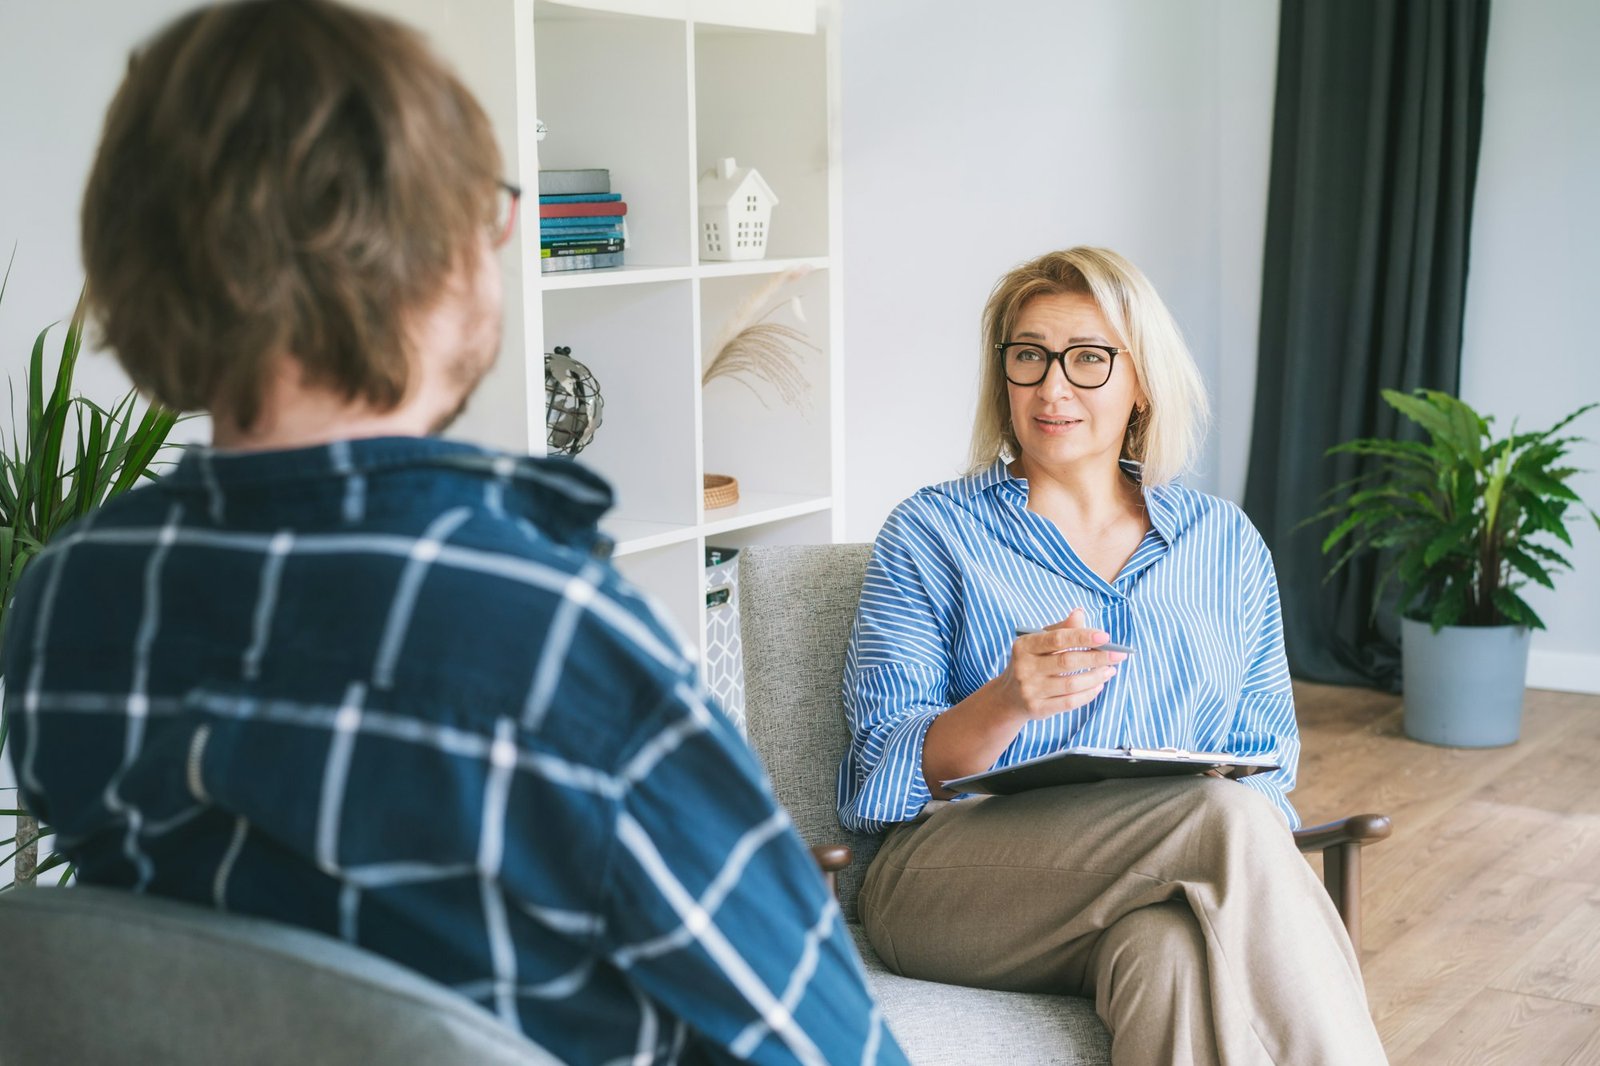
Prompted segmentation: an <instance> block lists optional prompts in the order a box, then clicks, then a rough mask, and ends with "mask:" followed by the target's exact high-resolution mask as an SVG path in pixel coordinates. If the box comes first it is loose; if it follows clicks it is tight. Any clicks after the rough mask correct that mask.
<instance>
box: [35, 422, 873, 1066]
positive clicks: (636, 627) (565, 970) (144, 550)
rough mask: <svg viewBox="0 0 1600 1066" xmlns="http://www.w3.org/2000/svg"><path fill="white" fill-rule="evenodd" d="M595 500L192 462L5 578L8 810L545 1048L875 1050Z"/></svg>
mask: <svg viewBox="0 0 1600 1066" xmlns="http://www.w3.org/2000/svg"><path fill="white" fill-rule="evenodd" d="M610 500H611V493H610V490H609V489H608V488H607V486H606V485H605V484H604V482H602V481H601V480H600V479H599V478H597V477H595V476H594V475H592V474H589V473H588V472H586V471H584V470H583V469H582V468H580V467H578V466H576V465H575V464H572V463H570V462H567V461H565V460H558V459H528V458H525V457H524V458H521V459H516V458H512V457H511V456H505V455H496V454H493V453H490V452H485V451H482V450H480V449H478V448H474V447H471V446H468V445H463V444H456V443H450V442H445V441H438V440H416V439H404V438H394V439H386V440H363V441H350V442H340V443H337V444H334V445H332V446H329V447H323V448H310V449H304V450H300V451H291V452H277V453H262V454H254V455H227V454H222V453H217V452H213V451H210V450H208V449H192V450H190V451H188V452H187V453H186V454H185V456H184V458H183V460H182V462H181V463H179V465H178V466H177V468H176V469H175V470H173V471H172V472H171V473H170V474H169V475H168V476H166V477H164V478H162V479H161V480H160V481H159V482H157V483H156V484H154V485H151V486H149V487H146V488H141V489H137V490H135V491H133V492H130V493H128V494H127V495H125V496H122V497H120V498H118V499H117V500H114V501H112V502H111V503H110V504H109V505H108V506H106V507H105V508H104V509H103V510H101V511H100V512H98V513H97V514H95V515H92V516H91V517H89V518H88V519H86V520H85V521H83V522H82V523H80V524H78V525H76V526H74V527H71V528H69V529H67V530H64V531H63V532H62V533H61V534H59V535H58V536H57V537H56V539H55V540H53V541H52V543H51V545H50V547H49V548H48V549H47V550H46V551H45V552H44V553H43V554H41V555H40V556H39V557H38V558H37V559H36V560H35V561H34V562H33V563H32V564H31V565H30V566H29V568H28V571H27V573H26V574H24V576H23V579H22V582H21V583H20V586H19V588H18V591H17V598H16V601H15V605H14V607H13V609H12V612H11V614H10V618H9V624H8V627H7V628H8V632H7V634H6V645H5V658H4V668H5V676H6V681H7V686H6V719H7V721H8V722H10V723H12V725H13V727H14V734H13V737H14V739H15V741H16V747H15V749H14V751H15V754H16V756H17V770H18V777H19V780H20V782H21V785H22V788H23V793H24V796H25V797H26V799H27V802H28V804H29V806H30V807H31V808H32V809H33V810H34V811H36V812H37V813H38V814H39V815H40V816H41V817H42V818H44V819H47V820H48V821H49V822H50V823H51V824H53V825H54V826H55V827H56V828H57V830H58V831H59V834H60V836H59V838H58V839H59V840H60V842H61V844H62V846H63V847H64V848H65V850H66V851H67V853H68V854H69V855H70V856H71V857H72V859H73V860H74V861H75V862H76V863H78V869H79V876H80V878H81V879H82V880H83V881H84V882H87V883H97V884H105V885H117V886H124V887H127V888H129V889H131V890H134V891H141V892H149V893H152V894H156V895H163V896H170V897H175V898H177V899H182V900H189V901H191V902H194V903H199V904H201V905H205V906H212V907H217V908H220V909H223V910H228V911H235V912H238V913H243V914H253V915H259V916H262V917H266V918H272V919H276V920H278V921H283V922H289V923H293V924H296V925H301V926H305V927H308V928H311V929H315V930H320V931H322V932H324V933H327V934H330V935H333V936H338V937H342V938H343V939H345V940H347V941H350V942H352V943H355V944H359V945H361V946H363V947H365V948H368V949H369V950H372V951H375V952H378V953H380V954H383V955H386V956H389V957H390V958H393V959H395V960H397V961H399V962H401V963H403V964H405V965H408V966H411V967H413V968H415V969H416V970H419V971H421V972H422V973H424V974H427V975H429V976H431V977H432V978H433V979H435V980H436V981H439V982H441V983H443V984H445V985H447V986H448V987H450V988H453V989H455V990H457V991H458V992H460V993H461V994H462V995H464V996H467V997H469V998H471V999H473V1000H475V1001H476V1002H478V1003H480V1004H481V1005H483V1006H484V1007H486V1008H488V1009H489V1010H490V1011H493V1012H494V1013H495V1014H496V1015H497V1016H498V1017H499V1018H500V1019H501V1020H502V1021H504V1022H505V1024H507V1025H509V1026H511V1027H513V1028H518V1029H521V1030H522V1031H523V1032H525V1033H527V1034H528V1035H529V1036H531V1037H533V1038H534V1039H535V1040H537V1041H538V1042H539V1043H541V1044H543V1045H544V1046H546V1047H547V1048H548V1049H549V1050H550V1051H552V1052H553V1053H555V1054H556V1055H557V1056H559V1057H560V1058H561V1059H562V1060H563V1061H566V1062H574V1063H613V1062H626V1063H635V1064H641V1066H643V1064H665V1063H677V1062H693V1063H700V1062H728V1061H734V1060H739V1061H745V1060H748V1061H753V1062H765V1063H786V1064H787V1063H810V1064H812V1066H823V1064H834V1063H852V1064H854V1063H861V1064H871V1063H873V1062H880V1063H903V1062H904V1061H905V1059H904V1057H903V1056H902V1055H901V1053H900V1050H899V1048H898V1047H897V1046H896V1044H895V1042H894V1038H893V1037H892V1036H890V1035H889V1033H888V1031H887V1030H886V1029H885V1027H884V1025H883V1022H882V1019H881V1017H880V1014H879V1010H878V1008H877V1006H876V1005H875V1004H874V1003H873V1001H872V997H871V995H870V994H869V992H868V990H867V987H866V983H865V977H864V974H863V972H862V970H861V965H860V961H859V959H858V957H857V956H856V953H855V949H854V947H853V945H852V943H851V940H850V936H849V934H848V933H847V932H846V930H845V926H844V923H843V920H842V918H841V917H840V914H839V909H838V907H837V906H836V905H835V903H834V900H833V896H832V894H831V893H830V892H829V891H828V889H827V886H826V885H825V884H824V882H823V880H822V878H821V876H820V874H819V872H818V870H817V868H816V864H815V863H814V862H813V861H812V859H811V856H810V855H809V854H808V853H807V851H806V849H805V847H804V846H803V845H802V844H801V842H800V839H799V837H798V836H797V835H796V834H795V832H794V829H793V828H792V826H791V825H790V822H789V819H788V817H787V815H786V814H785V813H784V812H783V810H782V809H781V808H780V807H779V806H778V805H777V803H776V802H775V800H774V799H773V796H772V792H771V790H770V788H769V787H768V785H767V782H766V778H765V775H764V774H763V772H762V770H761V767H760V765H759V764H758V763H757V760H756V758H755V757H754V755H753V754H752V753H751V751H750V749H749V748H748V747H747V746H746V745H745V743H744V742H743V740H742V739H741V738H740V737H739V735H738V734H737V733H736V732H735V731H734V729H733V728H732V727H731V726H730V724H729V723H728V722H727V721H725V720H724V719H723V716H722V715H721V714H719V713H717V712H716V711H715V709H714V708H712V707H710V706H709V704H708V698H707V696H706V693H705V692H704V690H703V688H702V686H701V684H700V679H699V671H698V669H697V668H696V666H695V664H694V662H693V661H692V660H691V658H690V657H689V656H688V655H686V654H685V652H684V650H683V647H682V645H681V643H680V642H679V641H678V640H677V639H676V637H675V636H674V635H673V634H672V633H671V632H670V631H669V630H668V629H667V628H666V627H665V625H664V624H663V623H662V622H661V620H660V617H659V615H658V612H656V611H655V610H654V609H653V608H652V606H651V605H650V603H649V602H648V601H646V600H645V599H644V598H643V597H641V596H640V594H639V593H638V592H637V591H635V590H634V589H633V588H632V587H630V586H629V585H628V583H627V582H626V581H624V580H623V579H622V578H621V577H620V576H619V575H618V574H617V572H616V570H614V569H613V568H612V567H611V565H610V564H609V563H607V562H606V561H605V559H604V555H605V554H606V547H607V545H606V544H605V542H604V540H603V538H601V537H600V536H599V534H598V531H597V529H596V525H595V523H596V520H597V519H598V518H599V516H600V514H601V513H602V512H603V511H604V509H605V508H606V507H607V506H608V505H609V503H610ZM102 961H103V962H104V963H105V965H109V966H115V965H117V960H115V959H106V960H102Z"/></svg>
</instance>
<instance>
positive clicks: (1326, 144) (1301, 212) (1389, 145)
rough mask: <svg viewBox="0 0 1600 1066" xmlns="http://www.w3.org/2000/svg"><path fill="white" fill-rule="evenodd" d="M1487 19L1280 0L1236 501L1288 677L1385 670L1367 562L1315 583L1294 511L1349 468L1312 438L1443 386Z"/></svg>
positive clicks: (1321, 0) (1421, 0)
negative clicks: (1262, 567)
mask: <svg viewBox="0 0 1600 1066" xmlns="http://www.w3.org/2000/svg"><path fill="white" fill-rule="evenodd" d="M1488 24H1489V0H1283V5H1282V19H1281V24H1280V30H1279V40H1278V85H1277V101H1276V109H1275V114H1274V118H1273V130H1272V169H1271V184H1270V191H1269V194H1268V206H1267V234H1266V248H1265V253H1264V266H1265V270H1264V272H1263V282H1262V301H1261V334H1260V348H1259V363H1258V368H1257V372H1256V397H1255V420H1254V430H1253V436H1252V439H1251V445H1250V467H1249V474H1248V480H1247V483H1246V489H1245V503H1244V506H1245V510H1246V511H1247V512H1248V513H1249V515H1250V517H1251V519H1252V520H1253V521H1254V522H1255V523H1256V525H1257V527H1258V528H1260V530H1261V532H1262V535H1263V536H1264V537H1265V538H1266V541H1267V544H1268V545H1269V546H1270V547H1271V548H1272V551H1273V554H1274V557H1275V558H1276V561H1277V566H1278V576H1279V580H1280V582H1281V584H1282V588H1283V602H1284V631H1285V638H1286V641H1287V644H1288V651H1289V663H1290V669H1291V670H1292V672H1293V673H1294V674H1295V676H1296V677H1301V678H1305V679H1307V680H1315V681H1330V682H1338V683H1342V684H1365V685H1373V686H1377V687H1382V688H1389V689H1394V688H1396V687H1397V686H1398V683H1399V661H1398V660H1399V656H1398V622H1397V620H1396V618H1395V616H1394V611H1393V609H1392V606H1391V607H1387V608H1385V609H1384V610H1383V611H1381V612H1380V613H1379V615H1378V617H1377V618H1376V619H1375V620H1374V619H1373V618H1372V617H1371V608H1372V596H1373V592H1374V589H1375V586H1376V584H1377V576H1378V573H1379V565H1378V562H1377V561H1376V560H1363V561H1361V562H1359V563H1357V564H1356V565H1353V566H1351V567H1347V568H1346V569H1344V570H1341V571H1340V573H1339V574H1338V576H1336V577H1335V578H1334V579H1333V580H1332V581H1330V582H1327V583H1324V580H1323V577H1324V574H1325V573H1326V571H1327V563H1328V560H1327V559H1325V558H1324V557H1323V556H1322V555H1321V553H1320V551H1319V550H1318V549H1319V544H1320V542H1321V539H1322V537H1323V535H1325V534H1326V532H1327V530H1328V528H1329V526H1328V523H1321V524H1319V525H1317V526H1314V527H1303V528H1302V527H1301V526H1300V523H1301V522H1302V521H1303V520H1304V519H1306V518H1307V517H1308V516H1310V515H1312V514H1314V513H1315V512H1316V511H1317V510H1319V509H1320V507H1321V506H1322V496H1323V494H1324V493H1325V492H1326V491H1327V490H1328V489H1329V488H1330V487H1331V486H1333V485H1335V484H1337V483H1339V482H1341V481H1343V480H1344V479H1346V478H1349V477H1351V476H1353V475H1355V474H1356V473H1358V472H1360V470H1361V466H1360V465H1359V464H1358V463H1357V461H1355V460H1353V459H1351V458H1350V457H1345V456H1341V457H1339V458H1338V459H1337V460H1335V459H1332V458H1328V457H1325V456H1324V454H1323V453H1324V452H1325V451H1326V450H1327V449H1328V448H1329V447H1331V446H1332V445H1334V444H1337V443H1339V442H1341V441H1345V440H1349V439H1351V438H1353V437H1360V436H1374V435H1385V436H1387V435H1393V434H1395V433H1397V432H1403V430H1402V429H1401V426H1400V423H1401V422H1402V421H1403V420H1402V419H1400V417H1399V416H1398V415H1397V414H1396V413H1395V412H1394V411H1393V410H1392V409H1390V408H1389V407H1388V406H1387V405H1386V404H1384V403H1383V401H1382V399H1381V397H1380V396H1379V394H1378V392H1379V390H1380V389H1382V388H1395V389H1403V390H1410V389H1414V388H1418V387H1427V388H1433V389H1440V390H1443V391H1446V392H1451V393H1454V392H1455V391H1456V388H1457V383H1458V381H1459V377H1460V353H1461V317H1462V307H1463V303H1464V300H1465V295H1466V280H1467V244H1468V235H1469V232H1470V228H1471V221H1472V193H1473V185H1474V181H1475V178H1476V174H1477V167H1478V143H1479V139H1480V132H1481V129H1482V118H1483V60H1484V46H1485V42H1486V38H1487V33H1488ZM1529 164H1530V165H1533V166H1537V165H1538V161H1537V160H1530V161H1529Z"/></svg>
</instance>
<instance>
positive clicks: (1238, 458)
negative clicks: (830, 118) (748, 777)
mask: <svg viewBox="0 0 1600 1066" xmlns="http://www.w3.org/2000/svg"><path fill="white" fill-rule="evenodd" d="M843 22H844V27H843V56H844V90H843V99H844V152H843V160H844V211H845V260H844V261H845V285H846V299H845V331H846V332H845V336H846V340H847V343H848V351H849V354H848V358H847V364H848V368H849V369H848V375H847V380H846V386H847V392H846V404H847V413H846V420H845V425H846V429H847V443H846V448H847V452H846V454H847V457H848V462H849V470H850V474H849V483H848V492H847V509H846V522H847V529H846V535H847V536H848V537H850V538H852V539H870V538H871V537H872V536H873V535H874V534H875V533H876V531H877V529H878V527H879V526H880V525H881V524H882V522H883V519H884V517H885V516H886V515H887V514H888V511H889V510H890V508H891V507H893V506H894V504H895V503H897V502H898V501H899V500H901V499H902V498H904V497H905V496H907V495H909V494H910V493H911V492H913V491H915V490H916V489H917V488H918V487H920V486H922V485H925V484H928V483H931V482H935V481H940V480H944V479H945V478H948V477H952V476H955V475H956V474H957V473H959V472H960V470H961V468H962V467H963V465H964V462H965V457H966V444H967V432H968V428H969V427H970V425H971V421H972V412H973V403H974V398H975V395H976V381H977V360H978V358H979V353H978V345H979V339H978V320H979V315H980V313H981V311H982V308H983V303H984V299H985V297H986V296H987V294H988V291H989V287H990V286H991V285H992V284H993V283H994V281H995V279H996V278H997V277H998V276H999V275H1000V274H1001V273H1003V272H1004V271H1005V270H1006V269H1007V268H1009V267H1010V266H1012V265H1014V264H1016V263H1017V262H1020V261H1021V260H1023V259H1026V258H1028V257H1030V256H1033V255H1036V254H1038V253H1040V252H1044V251H1048V250H1050V249H1053V248H1060V247H1066V246H1069V245H1073V244H1103V245H1107V246H1110V247H1112V248H1115V249H1117V250H1118V251H1120V252H1122V253H1124V254H1125V255H1127V256H1128V257H1129V258H1131V259H1132V260H1133V261H1134V262H1135V263H1137V264H1139V266H1140V267H1141V268H1142V269H1143V270H1144V271H1145V272H1146V273H1147V274H1148V275H1149V276H1150V277H1151V279H1152V280H1153V281H1154V283H1155V285H1156V287H1157V289H1158V290H1159V291H1160V292H1161V293H1162V295H1163V297H1164V298H1165V299H1166V301H1167V303H1168V304H1169V306H1171V308H1172V310H1173V312H1174V314H1175V315H1176V316H1177V318H1178V321H1179V323H1180V325H1181V326H1182V327H1183V330H1184V333H1185V335H1186V336H1187V338H1188V340H1189V343H1190V346H1191V348H1192V350H1193V351H1194V354H1195V358H1196V360H1197V362H1198V363H1199V364H1200V368H1201V371H1202V373H1204V375H1205V377H1206V380H1207V382H1208V384H1209V386H1210V389H1211V394H1212V397H1213V400H1214V402H1215V408H1216V414H1217V421H1218V431H1217V432H1216V433H1214V434H1213V435H1212V437H1211V438H1210V442H1209V446H1208V450H1207V452H1206V454H1205V456H1204V459H1203V461H1202V465H1201V467H1200V469H1199V471H1198V472H1197V475H1196V476H1195V477H1194V478H1192V479H1191V483H1192V484H1195V485H1198V486H1200V487H1202V488H1210V489H1219V488H1220V490H1221V491H1224V492H1226V493H1229V494H1231V495H1238V494H1239V492H1240V490H1241V489H1242V485H1243V454H1244V448H1245V447H1246V446H1247V438H1246V436H1245V433H1246V432H1247V429H1248V423H1249V419H1250V403H1251V395H1252V393H1253V388H1252V386H1253V378H1252V374H1253V364H1254V360H1253V349H1254V343H1255V333H1256V318H1257V309H1258V307H1259V301H1260V251H1261V234H1262V227H1263V225H1264V221H1265V204H1266V185H1267V162H1268V148H1269V144H1270V135H1271V115H1272V86H1273V82H1274V74H1275V70H1274V64H1275V62H1276V50H1277V44H1276V43H1277V3H1276V2H1275V0H1227V2H1222V0H1199V2H1192V0H1127V2H1122V3H1110V2H1106V0H1066V2H1061V3H1023V2H1018V0H1002V2H996V3H991V4H986V5H984V6H983V7H982V9H981V11H980V9H979V8H978V7H977V6H976V5H973V4H971V3H970V2H966V0H873V2H871V3H859V2H858V3H851V4H847V5H846V6H845V8H844V11H843ZM1246 356H1248V358H1247V359H1246V358H1245V357H1246ZM1240 366H1243V367H1244V369H1243V371H1242V372H1235V371H1236V369H1237V368H1238V367H1240ZM1241 384H1242V385H1243V386H1244V388H1243V389H1240V388H1239V386H1240V385H1241Z"/></svg>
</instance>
